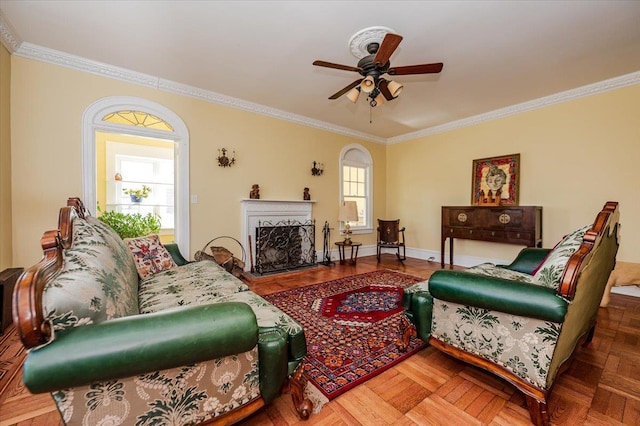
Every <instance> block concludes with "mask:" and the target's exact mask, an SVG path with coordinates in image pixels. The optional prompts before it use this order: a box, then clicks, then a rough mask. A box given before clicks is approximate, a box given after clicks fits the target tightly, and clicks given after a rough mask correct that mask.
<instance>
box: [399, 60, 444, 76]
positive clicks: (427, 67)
mask: <svg viewBox="0 0 640 426" xmlns="http://www.w3.org/2000/svg"><path fill="white" fill-rule="evenodd" d="M443 66H444V64H443V63H442V62H437V63H435V64H422V65H409V66H406V67H392V68H389V69H388V70H387V74H389V75H409V74H437V73H439V72H440V71H442V67H443Z"/></svg>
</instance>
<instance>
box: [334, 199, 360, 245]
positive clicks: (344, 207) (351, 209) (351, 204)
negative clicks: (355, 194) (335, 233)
mask: <svg viewBox="0 0 640 426" xmlns="http://www.w3.org/2000/svg"><path fill="white" fill-rule="evenodd" d="M338 220H339V221H341V222H344V231H343V232H342V233H343V234H344V241H343V243H344V244H351V225H350V224H349V222H350V221H351V222H353V221H356V222H357V221H358V204H357V203H356V202H355V201H342V202H341V203H340V210H339V211H338Z"/></svg>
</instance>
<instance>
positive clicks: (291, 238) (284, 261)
mask: <svg viewBox="0 0 640 426" xmlns="http://www.w3.org/2000/svg"><path fill="white" fill-rule="evenodd" d="M255 254H256V256H255V271H256V272H257V273H259V274H265V273H268V272H281V271H287V270H293V269H298V268H302V267H305V266H311V265H315V263H316V250H315V221H313V220H311V221H305V222H298V221H297V220H284V221H279V222H277V223H275V224H273V223H271V222H269V221H266V222H261V221H259V222H258V227H257V228H256V244H255Z"/></svg>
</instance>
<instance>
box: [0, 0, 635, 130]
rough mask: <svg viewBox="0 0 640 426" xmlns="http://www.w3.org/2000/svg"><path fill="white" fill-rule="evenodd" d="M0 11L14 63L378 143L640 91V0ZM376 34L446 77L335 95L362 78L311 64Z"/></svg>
mask: <svg viewBox="0 0 640 426" xmlns="http://www.w3.org/2000/svg"><path fill="white" fill-rule="evenodd" d="M0 12H1V15H0V18H2V21H0V24H1V25H0V30H2V31H0V35H2V39H3V42H4V44H5V45H7V44H10V45H11V44H12V43H13V46H12V47H13V49H10V50H12V51H14V52H15V53H16V54H22V55H23V56H32V57H36V58H37V57H38V54H34V53H33V52H36V53H38V52H39V53H42V50H44V51H47V52H48V50H47V49H54V50H56V51H59V52H64V53H65V54H68V55H75V56H78V57H80V58H86V59H89V60H92V61H97V62H100V63H104V64H109V65H111V66H115V67H121V68H125V69H127V70H131V71H135V72H138V73H143V74H147V75H149V76H154V77H157V78H160V79H163V80H168V81H170V82H173V83H180V84H182V85H187V86H190V87H189V88H188V89H189V91H191V90H192V89H193V88H197V89H201V90H203V91H205V92H206V93H209V94H210V95H211V96H209V98H215V97H216V96H218V95H224V96H222V99H226V100H227V103H229V104H234V103H236V104H237V105H240V107H243V108H245V109H250V110H251V109H253V110H256V111H258V112H260V111H263V112H264V111H266V113H268V114H271V115H276V116H277V115H279V114H282V116H284V117H288V118H291V116H293V117H297V118H295V119H294V121H296V120H297V121H300V122H302V123H305V122H306V124H310V125H315V126H317V127H327V128H329V129H333V130H336V131H343V132H344V131H347V132H353V133H354V134H360V135H364V136H365V137H369V138H370V139H372V140H377V141H380V142H388V141H391V142H392V141H394V138H395V139H396V140H398V138H400V139H401V138H402V137H403V135H405V136H406V135H407V134H415V133H416V132H418V133H420V132H424V131H425V129H433V128H434V127H435V126H442V125H446V124H447V123H452V122H457V121H459V120H464V119H469V118H470V117H475V116H478V115H481V114H486V113H489V112H492V111H496V110H501V109H503V108H508V107H513V106H514V105H518V104H521V103H525V102H530V101H535V100H538V99H540V98H545V97H549V96H551V95H555V94H558V93H560V92H565V91H568V90H573V89H577V88H581V87H583V86H585V85H591V84H593V83H599V82H603V81H605V80H609V79H613V78H619V77H621V78H622V79H623V80H624V81H631V84H635V83H637V82H640V72H639V71H640V1H512V2H508V1H394V2H391V1H380V2H378V1H368V2H363V1H340V2H338V1H251V2H249V1H168V0H165V1H112V0H109V1H97V0H94V1H84V2H80V1H17V0H0ZM371 26H385V27H389V28H392V29H394V30H395V31H396V32H397V33H398V34H401V35H402V36H403V37H404V40H403V41H402V43H401V44H400V47H399V48H398V49H397V50H396V52H395V53H394V55H393V56H392V57H391V64H392V66H404V65H413V64H423V63H432V62H444V69H443V71H442V73H441V74H439V75H413V76H396V77H394V80H396V81H398V82H401V83H402V84H404V90H403V92H402V93H401V95H400V96H399V97H398V98H397V99H395V100H393V101H391V102H387V103H385V104H384V105H381V106H378V107H376V108H374V109H373V110H371V111H370V107H369V106H368V104H367V102H366V101H365V100H364V99H363V98H364V97H362V96H361V99H360V100H359V101H358V102H357V103H356V104H352V103H351V102H349V100H348V99H347V98H346V97H345V96H343V97H341V98H339V99H338V100H328V99H327V98H328V97H329V96H330V95H332V94H333V93H335V92H337V91H338V90H340V89H341V88H343V87H344V86H346V85H348V84H349V83H351V82H352V81H354V80H355V79H356V78H358V77H359V74H357V73H354V72H350V71H341V70H334V69H328V68H320V67H315V66H312V62H313V61H314V60H316V59H320V60H324V61H328V62H334V63H340V64H345V65H350V66H355V65H356V63H357V62H358V59H357V58H356V57H355V56H353V55H352V53H351V51H350V48H349V40H350V38H351V37H352V36H353V35H354V34H355V33H356V32H358V31H359V30H361V29H363V28H367V27H371ZM7 41H8V42H9V43H7ZM39 49H40V50H39ZM49 53H50V52H49ZM63 62H68V61H66V60H65V61H63ZM71 62H73V61H71ZM630 74H631V76H629V75H630ZM630 77H631V78H630ZM226 97H231V98H237V99H230V100H229V99H228V98H226ZM265 107H266V108H265ZM370 113H371V114H372V118H373V123H370V122H369V119H370Z"/></svg>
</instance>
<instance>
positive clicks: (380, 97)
mask: <svg viewBox="0 0 640 426" xmlns="http://www.w3.org/2000/svg"><path fill="white" fill-rule="evenodd" d="M375 102H376V105H382V104H383V103H385V100H384V96H383V95H382V93H380V94H379V95H378V96H376V98H375Z"/></svg>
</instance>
